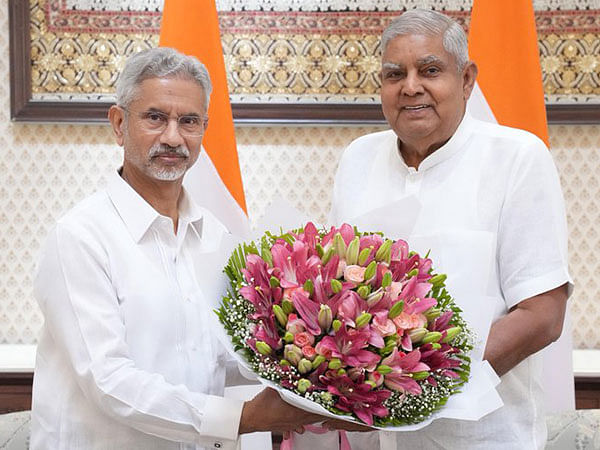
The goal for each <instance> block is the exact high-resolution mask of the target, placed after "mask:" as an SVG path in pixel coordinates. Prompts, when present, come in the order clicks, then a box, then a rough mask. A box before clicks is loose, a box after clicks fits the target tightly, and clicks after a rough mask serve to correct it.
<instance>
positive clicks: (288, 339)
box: [283, 331, 294, 344]
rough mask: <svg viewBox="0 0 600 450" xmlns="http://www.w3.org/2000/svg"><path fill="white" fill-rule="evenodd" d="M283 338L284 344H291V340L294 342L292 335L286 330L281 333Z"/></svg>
mask: <svg viewBox="0 0 600 450" xmlns="http://www.w3.org/2000/svg"><path fill="white" fill-rule="evenodd" d="M283 340H284V342H285V343H286V344H291V343H292V342H294V335H293V334H292V333H290V332H289V331H286V332H285V334H284V335H283Z"/></svg>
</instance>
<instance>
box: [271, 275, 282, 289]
mask: <svg viewBox="0 0 600 450" xmlns="http://www.w3.org/2000/svg"><path fill="white" fill-rule="evenodd" d="M269 286H271V287H272V288H278V287H279V286H280V284H279V278H277V277H274V276H271V278H269Z"/></svg>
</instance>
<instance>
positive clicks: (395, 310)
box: [388, 300, 404, 319]
mask: <svg viewBox="0 0 600 450" xmlns="http://www.w3.org/2000/svg"><path fill="white" fill-rule="evenodd" d="M403 309H404V300H401V301H399V302H397V303H395V304H394V306H392V308H391V309H390V312H388V318H390V319H394V318H396V317H398V316H399V315H400V313H401V312H402V310H403Z"/></svg>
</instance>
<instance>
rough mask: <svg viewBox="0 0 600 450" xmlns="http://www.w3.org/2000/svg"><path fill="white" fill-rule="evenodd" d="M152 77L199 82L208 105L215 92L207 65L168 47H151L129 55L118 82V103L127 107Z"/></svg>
mask: <svg viewBox="0 0 600 450" xmlns="http://www.w3.org/2000/svg"><path fill="white" fill-rule="evenodd" d="M149 78H183V79H189V80H192V81H196V82H197V83H198V84H199V85H200V87H201V88H202V90H203V91H204V95H205V96H206V98H205V103H206V108H208V102H209V99H210V93H211V91H212V84H211V82H210V76H209V74H208V71H207V70H206V67H205V66H204V64H202V63H201V62H200V61H198V59H197V58H196V57H194V56H188V55H184V54H183V53H179V52H178V51H177V50H174V49H172V48H168V47H158V48H151V49H149V50H144V51H141V52H139V53H135V54H134V55H132V56H130V57H129V58H128V59H127V62H126V63H125V67H124V68H123V71H122V72H121V74H120V75H119V79H118V81H117V105H119V106H122V107H125V108H127V107H128V106H129V105H130V104H131V102H132V101H133V99H134V98H135V96H136V95H137V90H138V88H139V86H140V84H141V83H142V82H143V81H144V80H147V79H149Z"/></svg>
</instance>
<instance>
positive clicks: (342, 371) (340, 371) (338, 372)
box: [337, 369, 346, 375]
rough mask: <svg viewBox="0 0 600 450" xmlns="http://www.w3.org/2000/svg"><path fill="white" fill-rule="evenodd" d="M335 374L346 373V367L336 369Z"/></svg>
mask: <svg viewBox="0 0 600 450" xmlns="http://www.w3.org/2000/svg"><path fill="white" fill-rule="evenodd" d="M337 374H338V375H346V369H339V370H338V371H337Z"/></svg>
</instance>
